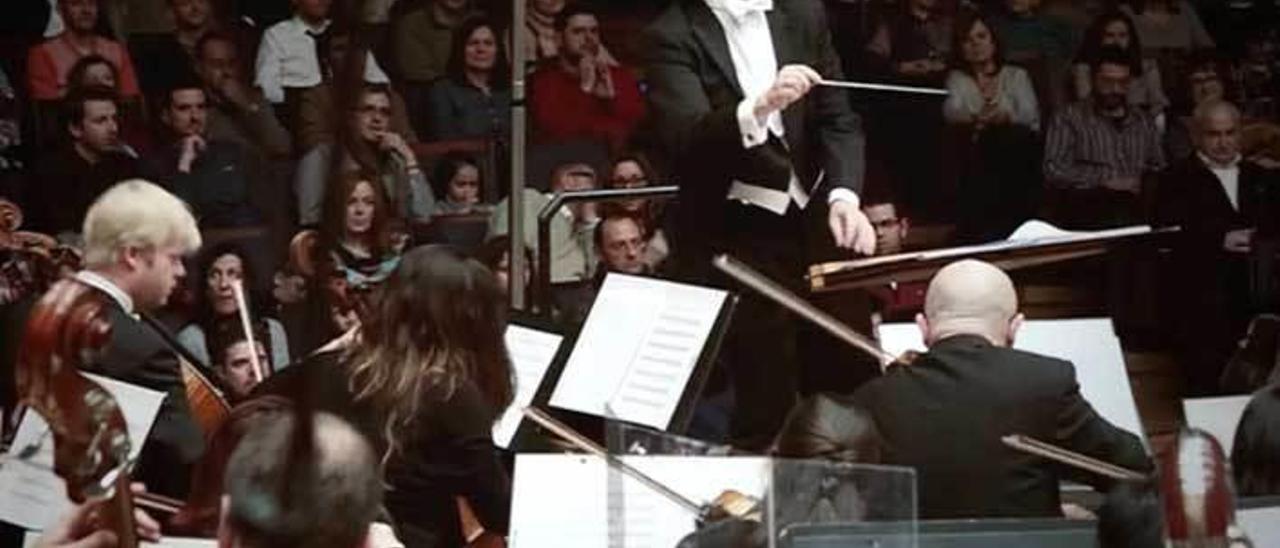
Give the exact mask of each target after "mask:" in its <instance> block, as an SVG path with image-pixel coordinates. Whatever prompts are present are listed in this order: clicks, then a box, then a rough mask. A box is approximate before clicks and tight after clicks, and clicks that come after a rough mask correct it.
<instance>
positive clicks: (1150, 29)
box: [1119, 0, 1214, 56]
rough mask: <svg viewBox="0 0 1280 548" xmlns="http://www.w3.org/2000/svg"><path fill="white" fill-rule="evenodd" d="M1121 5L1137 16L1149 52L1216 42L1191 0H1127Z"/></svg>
mask: <svg viewBox="0 0 1280 548" xmlns="http://www.w3.org/2000/svg"><path fill="white" fill-rule="evenodd" d="M1119 5H1120V9H1122V10H1124V11H1125V12H1126V13H1128V14H1129V16H1130V17H1132V18H1133V23H1134V26H1136V27H1137V28H1138V36H1139V37H1140V38H1141V39H1142V47H1144V48H1146V50H1147V55H1149V56H1151V55H1154V54H1159V53H1162V52H1169V51H1170V50H1172V51H1174V52H1181V53H1187V52H1190V51H1191V50H1195V49H1202V48H1212V47H1213V46H1214V43H1213V38H1210V37H1209V32H1208V31H1206V30H1205V28H1204V23H1202V22H1201V21H1200V16H1199V15H1198V14H1197V13H1196V9H1195V8H1194V7H1192V6H1191V3H1190V2H1188V1H1187V0H1127V1H1124V2H1119Z"/></svg>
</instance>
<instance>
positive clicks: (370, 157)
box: [330, 54, 395, 175]
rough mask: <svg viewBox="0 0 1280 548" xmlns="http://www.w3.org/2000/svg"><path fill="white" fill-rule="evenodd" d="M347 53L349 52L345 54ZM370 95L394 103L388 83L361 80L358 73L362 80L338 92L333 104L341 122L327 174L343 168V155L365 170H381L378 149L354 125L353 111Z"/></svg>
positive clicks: (361, 64) (372, 171)
mask: <svg viewBox="0 0 1280 548" xmlns="http://www.w3.org/2000/svg"><path fill="white" fill-rule="evenodd" d="M349 56H350V54H348V57H349ZM360 57H361V58H363V57H364V55H363V54H361V55H360ZM359 64H360V66H361V67H363V66H364V64H363V63H359ZM350 65H351V63H350V62H348V63H347V66H348V67H349V66H350ZM361 70H363V69H361ZM369 95H385V96H386V97H387V102H388V103H390V104H392V105H394V104H395V100H394V99H393V98H392V95H391V86H389V85H387V84H374V83H369V82H364V81H363V76H361V82H360V83H359V84H357V85H356V86H355V87H353V88H350V89H349V90H348V91H347V92H342V93H339V98H338V99H339V100H338V102H337V104H336V106H337V107H338V109H339V113H340V114H339V115H340V116H341V117H342V118H341V120H342V123H341V124H339V125H338V131H337V142H338V144H339V145H340V147H339V148H338V149H337V150H334V151H333V157H332V158H331V159H330V170H331V171H330V173H333V174H335V175H337V174H340V173H342V171H344V168H343V165H344V161H345V159H346V156H350V158H351V160H352V161H354V162H355V163H356V165H358V166H359V168H360V169H362V170H364V171H368V172H371V173H379V172H380V171H381V166H380V165H379V163H378V157H379V151H378V150H377V148H375V147H374V146H373V145H370V144H369V143H366V142H365V141H364V139H362V138H361V137H360V135H359V133H358V132H356V131H355V129H354V127H353V126H354V124H355V122H354V119H353V118H354V116H355V113H356V111H357V110H358V109H359V108H360V103H361V101H363V100H364V98H365V97H367V96H369ZM393 115H394V113H393Z"/></svg>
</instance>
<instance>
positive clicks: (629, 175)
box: [601, 152, 671, 270]
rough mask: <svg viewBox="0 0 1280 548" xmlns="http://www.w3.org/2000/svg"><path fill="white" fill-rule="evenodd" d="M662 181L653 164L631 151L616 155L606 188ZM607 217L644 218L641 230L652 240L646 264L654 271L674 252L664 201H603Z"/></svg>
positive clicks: (646, 252)
mask: <svg viewBox="0 0 1280 548" xmlns="http://www.w3.org/2000/svg"><path fill="white" fill-rule="evenodd" d="M659 182H660V181H659V179H658V176H657V172H655V171H654V169H653V164H652V163H650V162H649V159H648V158H647V157H646V156H645V155H644V154H642V153H639V152H627V153H624V154H622V155H620V156H618V157H617V158H614V160H613V164H612V167H610V168H609V178H608V179H607V180H606V181H605V188H608V189H627V188H644V187H648V186H653V185H655V184H658V183H659ZM601 210H602V211H601V213H602V216H604V217H612V216H615V215H627V216H629V217H632V218H635V219H636V220H638V221H640V229H641V230H642V231H643V232H644V234H645V236H646V238H647V239H648V240H649V243H648V246H647V247H646V249H645V257H644V263H645V264H646V265H648V266H649V268H650V270H657V268H658V266H659V265H661V264H662V262H663V261H665V260H666V259H667V256H668V255H670V254H671V244H670V243H668V241H667V233H666V231H665V230H663V229H664V225H665V224H666V222H667V217H666V215H665V213H666V208H665V207H663V201H662V200H655V199H652V198H634V199H629V200H618V201H615V202H607V203H604V204H601Z"/></svg>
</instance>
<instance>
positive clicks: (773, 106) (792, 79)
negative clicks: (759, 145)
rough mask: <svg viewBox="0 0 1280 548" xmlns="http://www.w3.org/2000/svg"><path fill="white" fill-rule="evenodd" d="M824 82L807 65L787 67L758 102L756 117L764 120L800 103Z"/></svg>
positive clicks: (779, 72) (783, 68)
mask: <svg viewBox="0 0 1280 548" xmlns="http://www.w3.org/2000/svg"><path fill="white" fill-rule="evenodd" d="M821 81H822V75H820V74H818V72H817V71H815V70H813V69H811V68H809V67H807V66H805V65H787V66H785V67H782V70H779V71H778V76H777V77H776V78H774V80H773V85H772V86H769V90H768V91H766V92H764V94H763V95H761V96H760V98H759V99H757V100H756V106H755V115H756V117H759V118H764V117H765V116H768V115H770V114H773V113H774V112H779V111H782V110H783V109H785V108H787V107H788V106H791V103H794V102H796V101H799V100H800V99H801V98H803V97H804V96H805V95H807V94H808V93H809V90H811V89H813V86H816V85H818V83H819V82H821Z"/></svg>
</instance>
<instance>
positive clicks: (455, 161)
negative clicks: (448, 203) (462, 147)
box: [431, 151, 484, 201]
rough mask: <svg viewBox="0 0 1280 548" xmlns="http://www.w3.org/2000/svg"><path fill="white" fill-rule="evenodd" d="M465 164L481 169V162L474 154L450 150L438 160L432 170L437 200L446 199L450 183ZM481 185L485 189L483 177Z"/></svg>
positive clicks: (432, 185)
mask: <svg viewBox="0 0 1280 548" xmlns="http://www.w3.org/2000/svg"><path fill="white" fill-rule="evenodd" d="M463 166H471V167H474V168H476V172H479V171H480V162H479V161H477V160H476V158H475V157H474V156H471V155H470V154H465V153H462V152H457V151H454V152H450V153H448V154H445V155H444V156H443V157H441V158H440V160H439V161H438V162H436V168H435V169H434V170H432V172H431V188H432V190H434V191H435V193H436V200H437V201H444V200H445V198H446V197H448V196H449V183H450V182H452V181H453V177H454V176H455V175H457V174H458V171H460V170H461V169H462V168H463ZM480 187H481V190H482V191H483V189H484V180H483V178H481V181H480Z"/></svg>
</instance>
